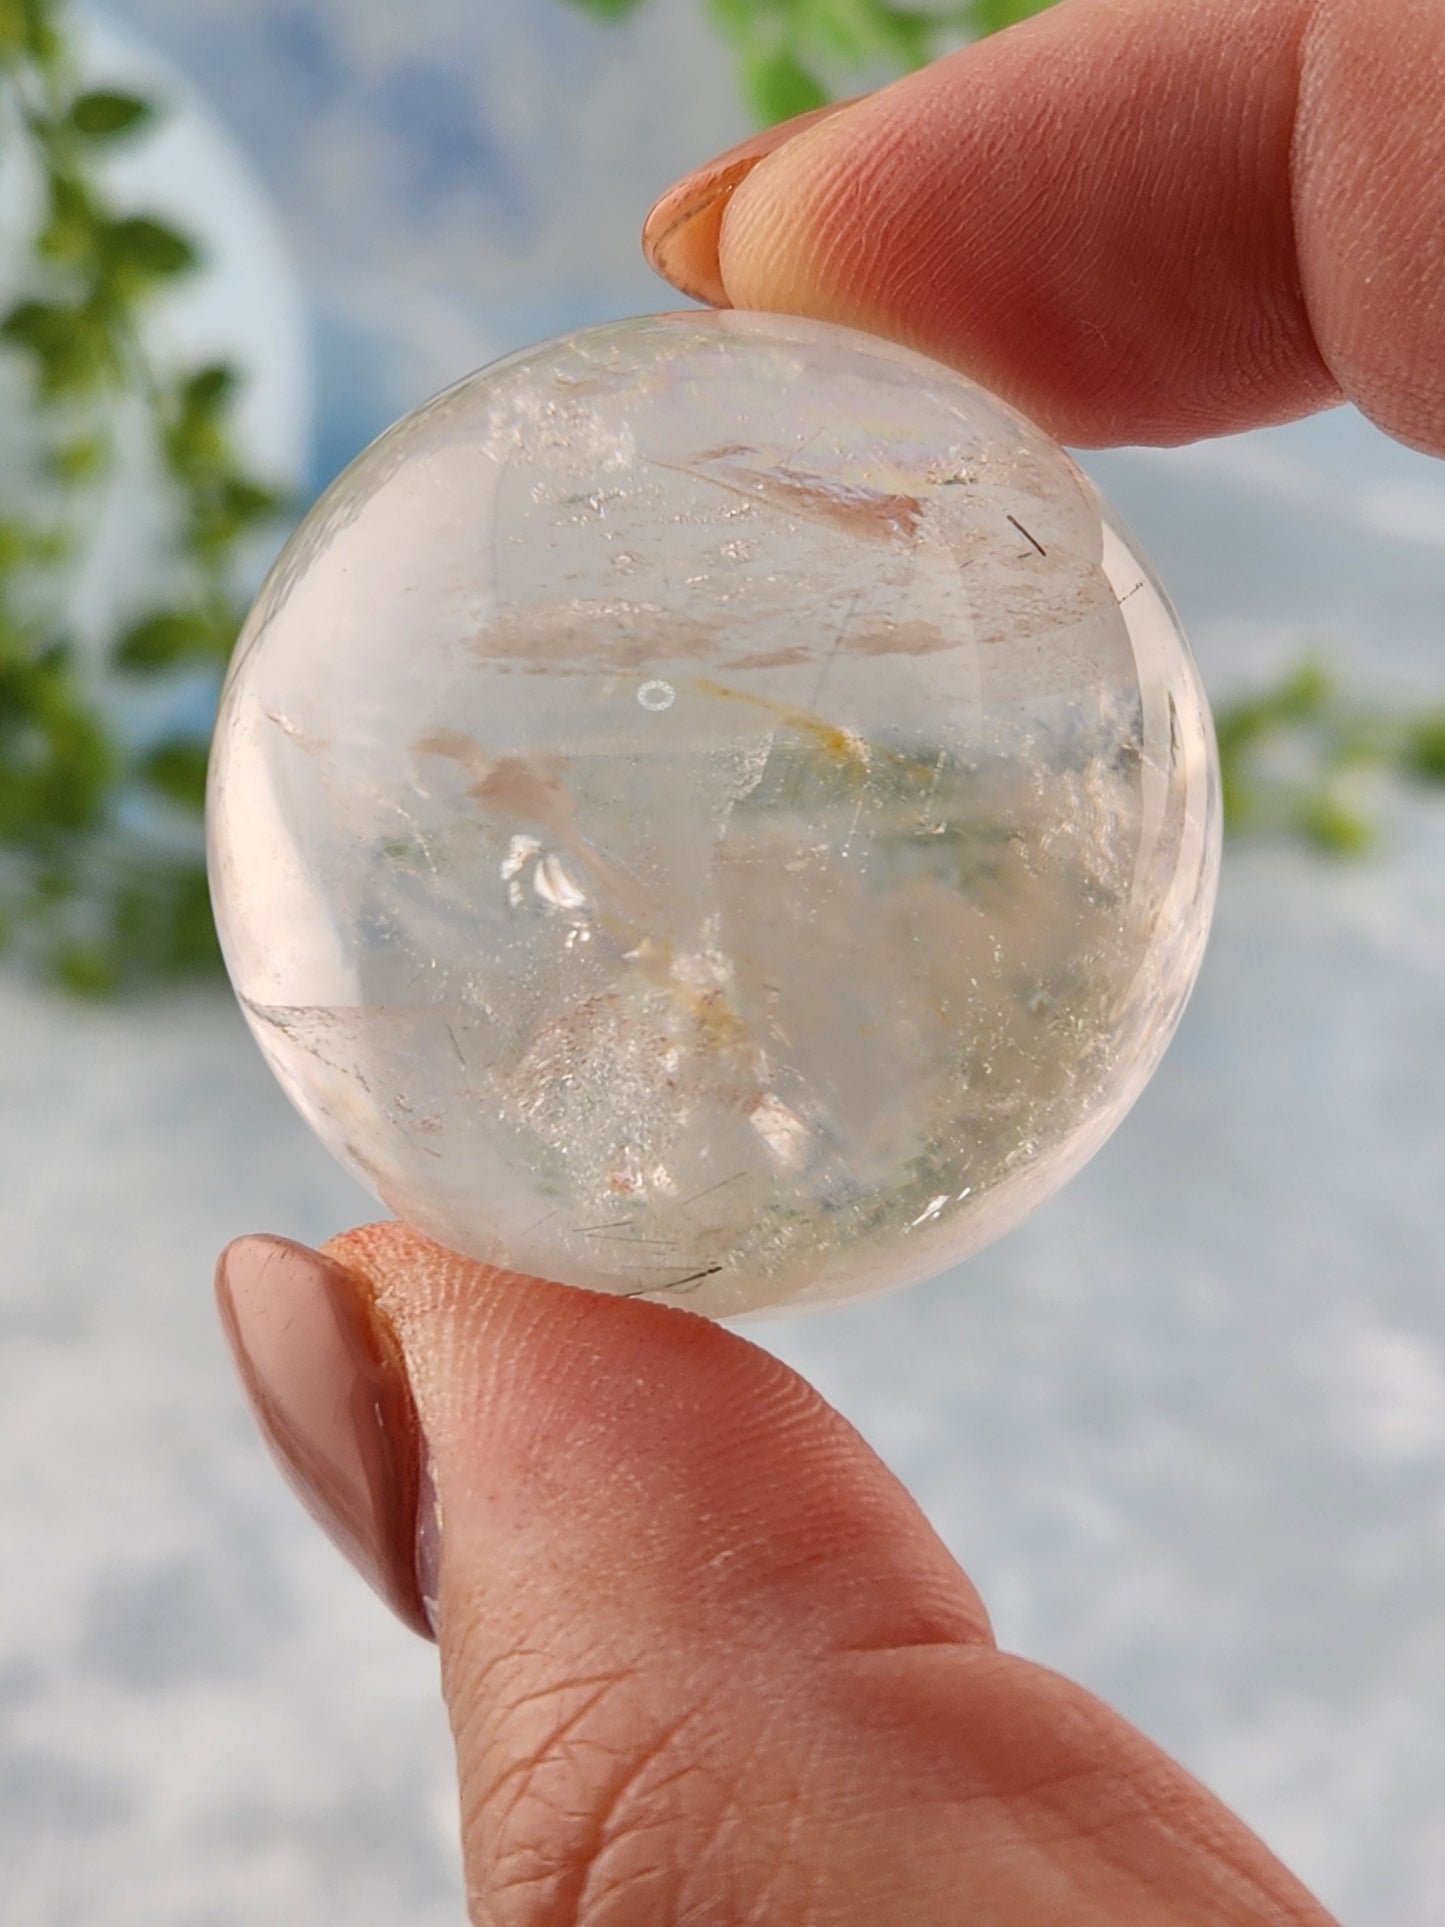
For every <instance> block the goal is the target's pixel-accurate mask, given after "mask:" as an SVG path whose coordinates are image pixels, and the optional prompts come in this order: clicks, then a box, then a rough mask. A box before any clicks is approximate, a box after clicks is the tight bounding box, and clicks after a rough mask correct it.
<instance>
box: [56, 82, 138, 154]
mask: <svg viewBox="0 0 1445 1927" xmlns="http://www.w3.org/2000/svg"><path fill="white" fill-rule="evenodd" d="M155 117H156V109H155V104H154V103H153V102H152V101H149V100H142V99H141V98H140V96H139V95H138V94H120V93H111V92H109V91H107V90H104V89H99V90H97V91H96V92H94V93H89V94H79V95H77V96H76V98H75V99H74V100H73V101H72V102H71V103H70V113H69V115H68V116H67V118H68V120H69V122H70V125H71V127H73V128H74V130H75V132H76V133H77V134H83V135H84V136H85V138H86V139H87V140H96V141H102V140H115V139H116V138H117V137H119V136H121V135H124V134H133V133H138V132H139V130H140V129H141V128H142V127H144V126H146V125H147V124H148V123H149V122H150V121H153V120H154V119H155Z"/></svg>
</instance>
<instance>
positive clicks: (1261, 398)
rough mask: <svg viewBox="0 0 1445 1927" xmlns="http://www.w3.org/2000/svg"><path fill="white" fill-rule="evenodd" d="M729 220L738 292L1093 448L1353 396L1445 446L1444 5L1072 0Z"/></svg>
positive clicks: (918, 85)
mask: <svg viewBox="0 0 1445 1927" xmlns="http://www.w3.org/2000/svg"><path fill="white" fill-rule="evenodd" d="M1386 14H1387V15H1388V22H1387V21H1386V18H1385V17H1383V16H1384V15H1386ZM713 218H714V220H715V218H716V217H715V213H714V216H713ZM716 226H717V228H718V237H719V238H718V267H717V278H718V280H719V281H720V284H721V287H722V289H723V292H724V293H725V296H726V299H727V300H728V302H730V303H731V304H732V305H733V306H735V307H739V308H755V309H770V310H774V311H780V312H789V313H796V314H805V315H815V316H818V317H819V318H822V319H829V320H835V321H840V322H845V323H851V324H852V325H854V326H860V327H864V328H867V329H870V330H872V331H873V332H876V333H881V334H884V335H888V336H891V337H894V338H896V339H898V340H901V341H904V342H907V343H909V344H911V345H913V346H915V347H918V348H920V349H922V350H924V351H925V352H927V353H931V354H933V355H936V356H938V357H939V358H941V359H943V360H946V361H949V362H951V363H953V364H954V365H956V366H958V367H960V368H962V369H964V371H965V372H967V373H970V374H972V375H974V376H976V377H977V378H979V379H980V380H982V381H984V382H985V383H986V384H988V385H989V386H991V387H993V388H995V389H997V390H998V391H999V392H1001V393H1003V394H1004V395H1006V396H1007V397H1008V398H1009V399H1010V400H1012V401H1014V402H1015V403H1016V404H1017V405H1019V406H1020V407H1022V408H1024V409H1025V410H1026V411H1027V412H1028V413H1030V414H1032V415H1034V416H1035V417H1036V418H1037V419H1039V420H1041V421H1042V422H1043V423H1044V424H1045V425H1046V426H1048V427H1050V428H1052V429H1053V430H1054V432H1055V433H1056V434H1058V435H1060V436H1061V437H1062V438H1063V439H1065V440H1068V441H1071V442H1074V443H1077V444H1097V443H1105V442H1116V441H1125V440H1129V441H1141V442H1154V443H1172V442H1180V441H1185V440H1188V439H1191V438H1194V437H1197V436H1201V435H1211V434H1220V433H1224V432H1227V431H1230V430H1234V429H1240V428H1244V427H1250V426H1255V425H1258V424H1261V423H1266V422H1276V421H1283V420H1288V419H1290V418H1292V417H1295V416H1298V415H1302V414H1305V413H1308V412H1310V411H1312V410H1315V409H1319V408H1322V407H1327V406H1329V405H1331V404H1332V403H1334V402H1337V401H1339V400H1340V399H1342V398H1348V399H1351V400H1354V401H1355V402H1357V403H1358V404H1359V406H1360V407H1361V408H1362V409H1363V410H1364V411H1365V413H1366V414H1368V415H1370V416H1372V417H1373V419H1374V420H1375V421H1377V422H1378V423H1379V424H1380V425H1381V426H1382V427H1383V428H1385V429H1386V430H1387V431H1388V432H1389V433H1391V434H1392V435H1395V436H1398V437H1399V438H1400V439H1401V440H1404V441H1406V442H1410V443H1412V444H1414V445H1415V446H1417V447H1420V448H1424V449H1427V450H1431V451H1434V452H1445V7H1442V6H1441V5H1440V4H1439V3H1438V0H1390V5H1389V7H1388V8H1387V9H1382V6H1381V0H1187V3H1184V0H1063V4H1061V5H1060V6H1058V7H1057V8H1055V9H1054V10H1052V11H1050V12H1046V13H1043V14H1040V15H1038V16H1037V17H1035V18H1034V19H1032V20H1030V21H1028V22H1025V23H1024V24H1023V25H1021V26H1019V27H1016V28H1014V29H1011V30H1010V31H1009V32H1007V33H1003V34H1000V35H997V36H995V37H994V38H992V39H989V40H987V41H984V42H982V43H980V44H978V45H977V46H973V47H969V48H965V49H964V50H962V51H961V52H960V53H958V54H956V55H953V56H950V57H949V58H948V59H945V60H943V61H940V62H938V63H937V64H936V65H935V66H934V67H932V68H929V69H926V70H924V71H923V72H921V73H918V74H915V75H911V76H909V77H908V78H907V79H905V80H902V81H900V82H898V83H896V84H895V85H894V86H892V87H889V88H886V89H884V90H883V91H882V92H880V93H878V94H875V95H873V96H871V97H869V98H868V99H866V100H864V101H861V102H859V103H857V104H855V105H854V106H852V107H850V108H848V109H847V110H846V111H845V112H843V113H841V114H837V115H835V116H833V117H831V118H829V119H827V120H825V121H822V122H821V123H819V124H817V125H815V126H813V127H810V128H807V129H805V130H803V131H802V132H800V133H799V134H798V136H797V137H796V138H795V139H793V140H790V141H788V142H786V143H785V144H783V145H781V146H778V147H777V148H775V149H774V150H773V151H772V152H771V153H769V154H768V155H767V156H766V157H765V158H763V159H762V160H760V161H759V162H758V163H757V164H756V165H755V166H754V167H752V169H751V171H749V172H748V173H747V174H746V176H745V178H742V179H741V180H739V181H738V182H737V183H736V184H734V185H733V187H732V189H731V194H730V199H729V201H728V204H727V206H726V210H725V212H724V213H723V216H722V219H721V222H720V223H716Z"/></svg>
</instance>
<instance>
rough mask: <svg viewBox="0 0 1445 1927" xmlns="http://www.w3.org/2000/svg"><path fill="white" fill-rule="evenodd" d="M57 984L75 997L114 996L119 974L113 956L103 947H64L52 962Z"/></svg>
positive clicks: (69, 944) (87, 945)
mask: <svg viewBox="0 0 1445 1927" xmlns="http://www.w3.org/2000/svg"><path fill="white" fill-rule="evenodd" d="M51 969H52V970H53V972H54V975H55V981H56V982H57V983H58V984H59V985H60V987H61V989H62V990H68V991H69V992H70V994H71V995H72V996H73V997H85V998H101V997H111V996H114V994H115V991H116V988H117V985H118V983H119V980H120V979H119V972H118V970H117V968H116V959H115V957H114V955H113V954H112V953H111V951H110V950H108V949H107V948H106V947H105V946H104V945H103V944H100V943H94V942H92V943H67V944H62V945H61V946H60V948H59V949H58V950H57V951H56V952H55V955H54V957H53V958H52V960H51Z"/></svg>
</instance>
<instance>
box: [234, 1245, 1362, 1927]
mask: <svg viewBox="0 0 1445 1927" xmlns="http://www.w3.org/2000/svg"><path fill="white" fill-rule="evenodd" d="M219 1292H220V1301H221V1308H222V1314H223V1318H224V1322H225V1324H226V1328H227V1331H228V1334H229V1336H230V1339H231V1342H232V1346H233V1349H234V1351H235V1353H236V1356H237V1359H238V1362H239V1363H240V1366H241V1371H242V1376H243V1379H244V1380H245V1382H246V1385H247V1387H248V1390H249V1391H250V1394H251V1397H252V1402H253V1404H254V1406H255V1408H256V1410H257V1412H258V1415H259V1416H260V1418H261V1421H262V1427H263V1430H264V1431H265V1432H266V1434H267V1436H268V1438H269V1439H270V1441H271V1443H272V1446H273V1448H274V1449H275V1450H276V1452H277V1456H278V1457H279V1459H280V1460H281V1463H282V1465H283V1468H284V1469H285V1470H286V1471H287V1472H288V1474H289V1475H290V1477H291V1479H292V1482H293V1483H294V1484H295V1485H296V1487H297V1489H298V1491H299V1492H300V1494H301V1496H302V1498H303V1500H304V1501H305V1503H306V1504H307V1505H308V1506H309V1508H310V1509H311V1511H312V1512H313V1515H314V1516H315V1517H317V1518H318V1519H319V1520H320V1522H321V1523H322V1524H323V1526H325V1527H326V1529H327V1530H328V1531H330V1532H331V1534H332V1536H333V1537H334V1538H335V1539H336V1540H337V1542H338V1543H339V1544H341V1545H342V1546H343V1548H344V1549H345V1550H347V1551H348V1552H349V1553H350V1555H351V1557H352V1558H353V1559H354V1560H355V1562H356V1564H357V1565H358V1566H359V1567H360V1568H361V1570H362V1571H363V1572H364V1573H365V1574H366V1576H367V1577H368V1578H369V1579H370V1580H371V1581H372V1583H373V1584H374V1585H376V1587H377V1589H378V1590H379V1591H380V1592H381V1593H382V1595H383V1596H384V1597H385V1598H387V1599H388V1600H389V1602H390V1603H391V1604H392V1605H393V1606H394V1607H395V1608H396V1610H397V1611H398V1612H399V1613H400V1614H401V1616H402V1617H403V1618H404V1619H405V1620H406V1621H407V1622H408V1623H409V1624H410V1625H412V1626H414V1627H415V1628H417V1630H419V1631H421V1630H425V1628H426V1625H427V1623H428V1620H429V1619H431V1620H434V1622H435V1627H436V1633H437V1637H438V1640H439V1643H440V1647H441V1660H442V1685H443V1689H444V1691H445V1694H446V1698H447V1703H448V1706H449V1708H450V1712H451V1718H452V1725H453V1730H454V1733H455V1736H456V1746H457V1763H458V1771H459V1777H460V1784H461V1814H462V1845H463V1852H464V1856H465V1861H466V1869H467V1884H468V1893H469V1899H470V1906H471V1914H472V1918H473V1920H474V1921H476V1922H478V1923H486V1927H574V1924H578V1923H580V1924H581V1927H682V1924H683V1923H686V1924H687V1927H742V1923H744V1922H756V1923H759V1927H964V1923H967V1927H1287V1924H1288V1927H1328V1916H1327V1915H1326V1914H1325V1913H1324V1912H1323V1910H1322V1909H1321V1908H1320V1907H1319V1906H1318V1905H1317V1904H1316V1903H1315V1902H1313V1901H1312V1900H1311V1899H1310V1898H1309V1896H1308V1895H1307V1894H1306V1893H1305V1892H1304V1891H1303V1889H1301V1888H1300V1887H1299V1885H1298V1884H1297V1883H1296V1882H1295V1881H1294V1880H1293V1879H1292V1877H1291V1876H1290V1875H1289V1874H1288V1873H1287V1872H1286V1871H1285V1870H1284V1869H1283V1868H1282V1867H1281V1866H1280V1865H1279V1864H1278V1862H1277V1861H1275V1860H1274V1859H1273V1858H1272V1857H1271V1855H1270V1854H1269V1852H1268V1851H1267V1850H1266V1849H1265V1848H1264V1847H1263V1846H1262V1845H1261V1844H1260V1842H1259V1841H1258V1840H1256V1839H1255V1838H1254V1837H1253V1836H1252V1835H1251V1834H1250V1833H1249V1832H1248V1830H1247V1829H1246V1828H1245V1827H1244V1826H1242V1825H1241V1824H1240V1822H1239V1821H1237V1820H1236V1819H1234V1818H1233V1817H1232V1816H1231V1815H1230V1814H1228V1813H1227V1812H1226V1811H1225V1810H1224V1809H1223V1808H1222V1807H1221V1806H1220V1805H1219V1804H1218V1802H1217V1801H1215V1800H1214V1799H1213V1798H1212V1796H1211V1795H1209V1794H1208V1793H1206V1792H1205V1791H1204V1789H1203V1788H1202V1787H1200V1786H1198V1785H1197V1784H1196V1783H1195V1782H1194V1781H1192V1780H1191V1779H1190V1778H1189V1776H1188V1775H1187V1774H1185V1773H1184V1772H1183V1771H1182V1770H1181V1769H1180V1768H1179V1767H1177V1766H1176V1765H1174V1764H1173V1763H1172V1762H1171V1761H1170V1760H1168V1759H1166V1758H1165V1756H1164V1755H1163V1754H1162V1753H1160V1752H1159V1751H1158V1750H1157V1749H1156V1748H1155V1747H1153V1746H1152V1745H1151V1744H1150V1743H1149V1742H1148V1741H1147V1740H1146V1739H1144V1738H1143V1737H1142V1736H1141V1735H1140V1734H1139V1733H1137V1732H1135V1731H1134V1730H1133V1729H1132V1728H1131V1727H1130V1726H1128V1725H1127V1724H1126V1722H1125V1721H1124V1720H1122V1719H1121V1718H1119V1717H1118V1715H1116V1714H1115V1713H1113V1712H1111V1711H1110V1710H1109V1709H1108V1708H1107V1707H1106V1706H1104V1705H1102V1704H1101V1703H1100V1702H1099V1701H1098V1700H1096V1699H1094V1698H1092V1697H1091V1696H1090V1695H1089V1694H1088V1693H1086V1692H1084V1691H1083V1690H1082V1689H1080V1688H1079V1687H1076V1686H1073V1685H1071V1684H1069V1683H1068V1682H1067V1681H1065V1680H1063V1679H1061V1678H1059V1677H1058V1676H1057V1675H1056V1674H1053V1673H1049V1672H1046V1671H1044V1670H1043V1669H1042V1668H1040V1667H1037V1666H1034V1665H1032V1664H1030V1663H1029V1662H1028V1661H1027V1660H1024V1659H1018V1658H1014V1657H1012V1656H1009V1655H1007V1654H1003V1653H1000V1652H999V1651H998V1649H997V1647H996V1646H995V1645H994V1642H993V1637H992V1634H991V1632H990V1630H989V1624H988V1619H987V1616H986V1614H985V1611H984V1608H983V1605H982V1603H981V1602H980V1600H979V1598H978V1595H977V1594H976V1593H975V1591H974V1589H973V1587H972V1585H971V1584H970V1582H969V1580H968V1578H967V1577H966V1575H965V1574H964V1573H963V1572H962V1571H961V1570H960V1568H959V1567H958V1565H957V1564H956V1563H955V1562H954V1560H953V1559H952V1558H951V1557H950V1556H949V1554H948V1552H947V1551H946V1550H945V1548H944V1547H943V1546H942V1545H941V1544H940V1543H939V1541H938V1539H937V1538H936V1537H935V1535H934V1533H933V1531H932V1529H931V1528H930V1527H929V1525H928V1523H927V1522H926V1520H925V1519H924V1517H923V1515H922V1514H921V1513H920V1512H919V1510H918V1508H917V1507H916V1506H915V1505H914V1503H913V1501H912V1500H911V1499H910V1498H909V1496H908V1494H907V1493H906V1492H905V1491H904V1490H903V1489H902V1487H901V1486H899V1484H898V1483H897V1481H896V1480H895V1479H894V1478H893V1477H892V1475H891V1474H890V1473H889V1472H888V1471H887V1470H886V1468H885V1467H884V1466H883V1465H882V1464H881V1463H880V1461H879V1460H878V1459H877V1458H876V1457H875V1456H874V1454H873V1453H872V1452H871V1451H870V1450H869V1448H868V1447H867V1446H866V1445H865V1444H864V1442H863V1441H862V1440H861V1439H860V1438H859V1437H858V1436H857V1434H856V1433H855V1432H853V1431H852V1429H851V1428H850V1427H849V1426H848V1425H847V1424H846V1423H845V1422H844V1420H843V1419H841V1418H840V1417H839V1416H838V1414H837V1413H836V1412H834V1411H832V1410H831V1409H830V1408H829V1407H828V1406H827V1405H826V1404H824V1402H823V1401H822V1400H821V1399H820V1398H819V1397H818V1395H817V1394H816V1393H815V1392H813V1391H812V1390H811V1389H810V1388H809V1387H808V1386H807V1385H805V1384H804V1383H803V1382H802V1381H801V1380H800V1379H798V1378H797V1377H796V1376H795V1375H794V1374H793V1373H792V1372H791V1371H789V1370H788V1369H787V1368H786V1367H785V1366H783V1365H782V1364H780V1363H779V1362H778V1361H777V1360H776V1359H774V1358H772V1357H771V1356H770V1355H769V1354H768V1353H766V1352H764V1351H761V1350H759V1349H758V1348H757V1347H756V1346H753V1345H751V1344H748V1343H747V1342H746V1341H745V1340H743V1339H741V1338H739V1337H737V1336H736V1335H735V1334H733V1333H730V1332H728V1331H725V1330H723V1329H722V1328H721V1327H719V1326H716V1325H712V1324H709V1323H707V1322H706V1321H705V1320H703V1319H700V1318H697V1317H695V1316H693V1315H691V1314H689V1313H686V1312H681V1311H675V1310H672V1309H669V1308H664V1307H662V1306H659V1305H650V1304H642V1303H637V1302H634V1301H630V1300H625V1299H614V1298H604V1297H600V1296H597V1295H595V1294H591V1293H586V1292H580V1291H574V1290H572V1289H570V1288H568V1287H566V1286H562V1285H552V1284H544V1283H541V1282H539V1281H537V1280H533V1279H525V1280H524V1279H518V1278H515V1277H511V1276H509V1275H507V1274H505V1273H498V1272H494V1271H490V1270H488V1269H486V1268H485V1267H482V1266H479V1265H476V1264H473V1263H472V1262H470V1261H469V1260H467V1259H463V1258H459V1257H456V1256H454V1255H453V1254H451V1253H449V1252H446V1251H444V1250H442V1249H441V1248H440V1247H439V1246H437V1245H434V1244H431V1243H429V1242H427V1241H426V1240H425V1239H423V1238H421V1237H419V1236H418V1235H417V1234H416V1233H414V1232H412V1231H409V1230H407V1229H406V1228H405V1227H403V1226H399V1225H377V1226H373V1227H371V1228H369V1229H366V1230H362V1231H357V1232H352V1233H350V1234H349V1235H347V1236H346V1237H343V1238H340V1239H338V1240H336V1241H335V1242H334V1243H333V1244H332V1245H330V1246H329V1247H328V1248H327V1255H326V1256H322V1255H320V1254H317V1253H314V1252H309V1251H306V1250H304V1249H303V1248H302V1247H300V1246H296V1245H291V1244H287V1243H285V1242H283V1241H282V1240H279V1239H246V1240H243V1241H242V1242H241V1243H240V1244H239V1245H235V1246H233V1247H232V1248H231V1250H230V1251H229V1252H228V1253H227V1254H226V1256H225V1257H224V1258H223V1260H222V1265H221V1272H220V1279H219ZM424 1466H425V1467H426V1468H427V1471H426V1473H424V1472H423V1467H424ZM428 1483H430V1485H431V1487H432V1488H433V1489H434V1492H435V1495H436V1502H435V1504H433V1503H432V1500H431V1497H430V1493H429V1491H428V1490H427V1487H428ZM438 1521H439V1522H440V1523H439V1525H438ZM419 1528H420V1530H419ZM419 1549H420V1550H419ZM427 1594H430V1595H431V1596H432V1598H433V1602H434V1603H433V1604H432V1605H431V1606H430V1607H428V1606H426V1605H425V1604H424V1597H425V1596H426V1595H427Z"/></svg>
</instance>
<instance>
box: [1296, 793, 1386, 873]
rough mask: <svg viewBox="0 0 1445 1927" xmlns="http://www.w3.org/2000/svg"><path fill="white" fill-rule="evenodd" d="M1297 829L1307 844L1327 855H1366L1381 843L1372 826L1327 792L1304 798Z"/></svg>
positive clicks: (1356, 812)
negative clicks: (1378, 842) (1377, 843)
mask: <svg viewBox="0 0 1445 1927" xmlns="http://www.w3.org/2000/svg"><path fill="white" fill-rule="evenodd" d="M1298 826H1299V832H1300V835H1301V836H1303V837H1304V839H1305V841H1306V842H1307V843H1312V844H1313V845H1314V846H1315V848H1316V849H1317V850H1323V851H1324V852H1325V854H1326V855H1327V856H1347V857H1358V856H1366V855H1368V854H1369V852H1370V851H1371V850H1372V849H1373V848H1374V846H1375V844H1376V842H1377V840H1378V836H1377V832H1376V830H1375V827H1374V825H1373V824H1372V823H1370V822H1368V821H1367V820H1366V818H1364V817H1363V816H1361V815H1360V813H1359V811H1358V810H1352V809H1351V808H1350V807H1349V805H1348V804H1346V803H1342V802H1341V801H1340V799H1339V798H1338V797H1337V796H1332V795H1330V793H1329V792H1328V791H1321V792H1319V793H1318V794H1316V795H1312V796H1307V797H1305V798H1304V800H1303V801H1302V802H1301V804H1300V806H1299V815H1298Z"/></svg>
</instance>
